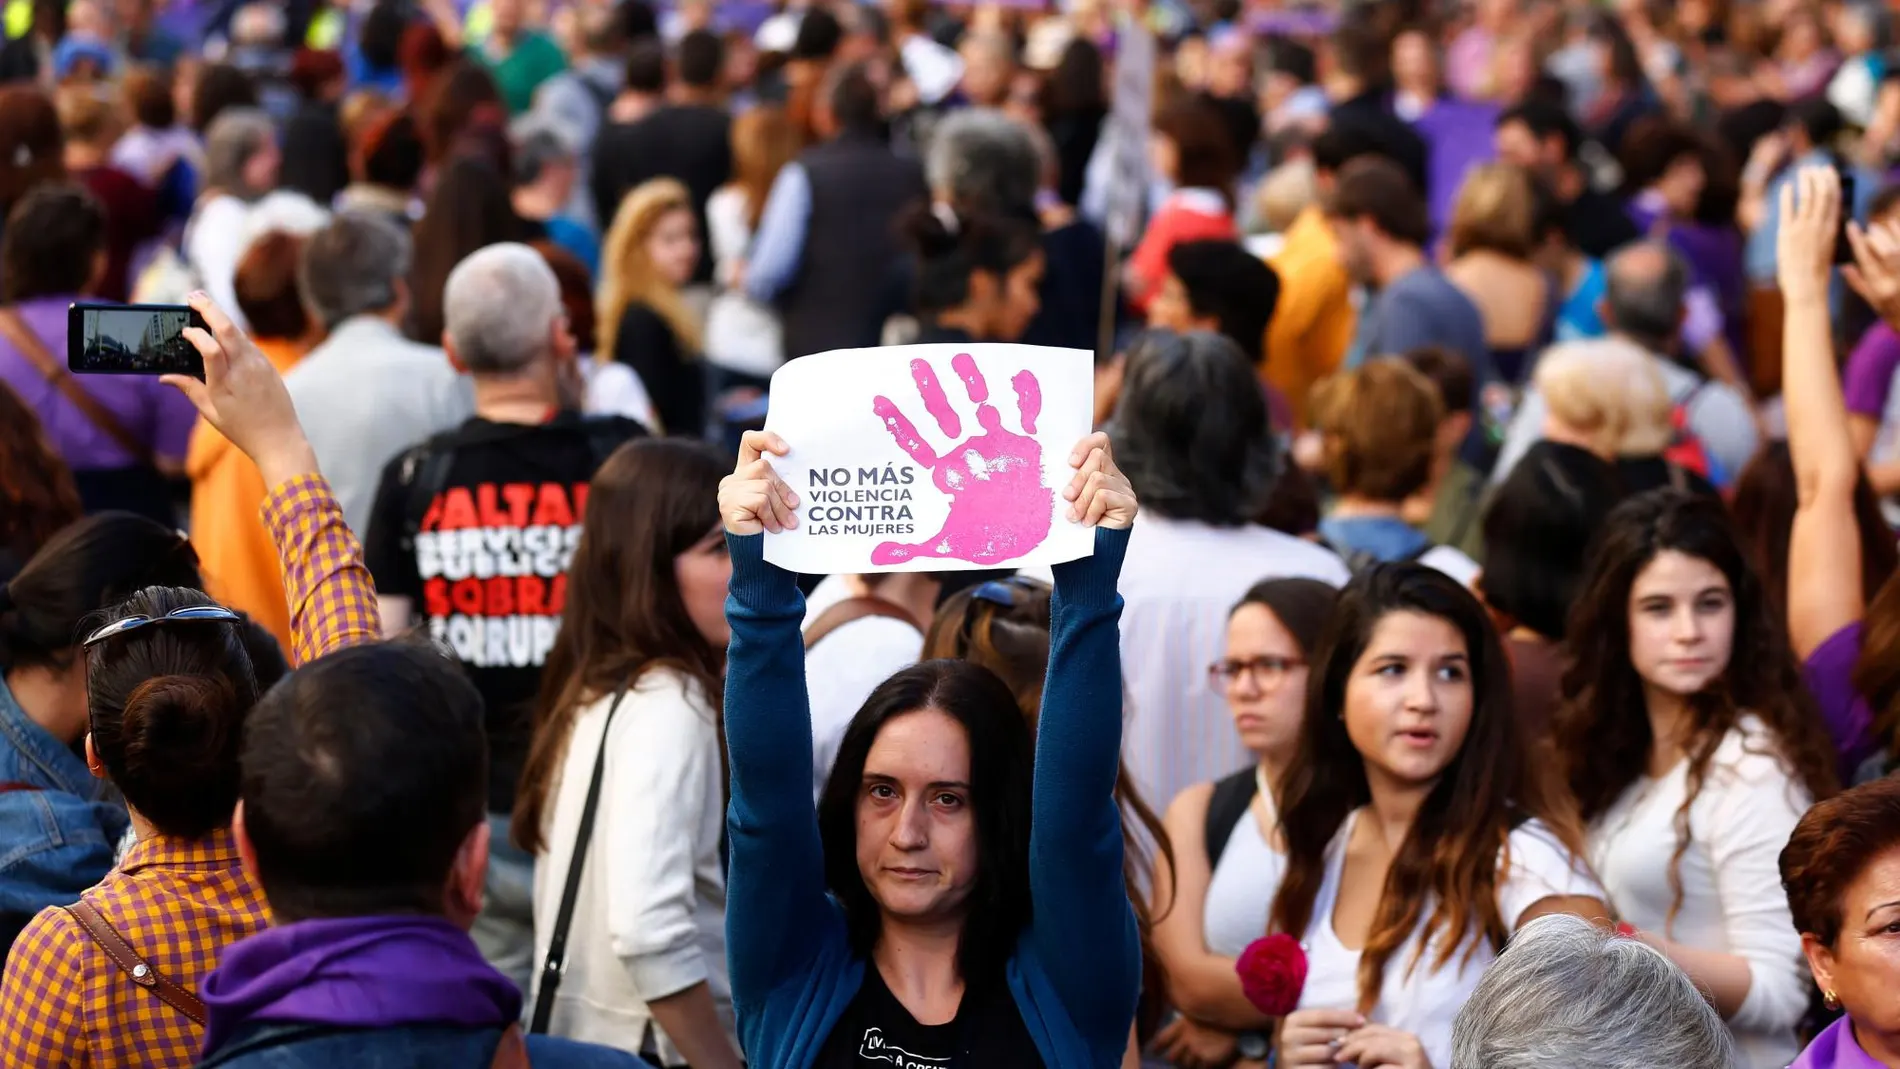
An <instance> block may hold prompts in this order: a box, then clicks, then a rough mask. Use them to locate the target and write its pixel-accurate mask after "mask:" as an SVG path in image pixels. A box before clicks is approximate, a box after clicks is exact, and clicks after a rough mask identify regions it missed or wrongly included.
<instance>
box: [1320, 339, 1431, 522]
mask: <svg viewBox="0 0 1900 1069" xmlns="http://www.w3.org/2000/svg"><path fill="white" fill-rule="evenodd" d="M1307 416H1308V418H1309V419H1311V420H1312V423H1313V427H1314V429H1315V430H1317V431H1319V433H1320V437H1321V439H1322V440H1323V441H1324V443H1325V457H1326V477H1327V479H1328V480H1329V481H1330V482H1331V483H1332V485H1333V489H1334V490H1335V491H1337V492H1339V493H1342V494H1358V495H1360V496H1362V497H1368V498H1371V499H1372V500H1374V501H1403V500H1405V499H1406V498H1408V497H1410V496H1412V495H1413V494H1415V493H1417V492H1418V491H1419V490H1420V489H1422V488H1423V487H1424V486H1425V484H1426V483H1428V482H1430V481H1431V477H1432V461H1433V459H1434V457H1435V454H1436V448H1435V447H1436V444H1437V441H1438V424H1439V423H1440V421H1442V420H1443V419H1444V418H1445V404H1444V401H1443V400H1441V399H1440V398H1439V396H1438V387H1437V386H1435V385H1433V383H1432V380H1430V379H1428V378H1426V377H1425V376H1424V374H1422V373H1421V372H1419V371H1418V369H1416V368H1414V367H1413V366H1412V365H1411V364H1409V363H1407V362H1406V361H1405V360H1404V359H1403V358H1398V357H1381V358H1379V359H1377V360H1371V361H1368V362H1366V363H1365V364H1364V365H1362V366H1360V367H1358V368H1355V369H1353V370H1350V371H1341V372H1339V373H1337V374H1335V375H1332V376H1331V377H1329V378H1327V379H1325V380H1324V381H1322V382H1320V383H1319V385H1317V386H1315V387H1314V388H1313V393H1312V395H1311V397H1310V399H1309V400H1308V403H1307Z"/></svg>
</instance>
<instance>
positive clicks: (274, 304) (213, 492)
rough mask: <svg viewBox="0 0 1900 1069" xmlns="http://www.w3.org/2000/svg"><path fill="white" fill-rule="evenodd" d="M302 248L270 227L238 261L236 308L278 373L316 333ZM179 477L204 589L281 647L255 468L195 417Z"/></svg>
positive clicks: (282, 628) (282, 607) (283, 618)
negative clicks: (303, 282) (303, 284)
mask: <svg viewBox="0 0 1900 1069" xmlns="http://www.w3.org/2000/svg"><path fill="white" fill-rule="evenodd" d="M303 247H304V239H303V238H300V237H297V236H295V235H292V234H288V233H285V232H284V231H281V230H273V231H270V232H268V233H266V234H264V235H263V236H261V237H259V238H258V239H257V240H256V241H254V242H252V243H251V247H250V250H249V251H247V252H246V253H245V254H244V257H243V259H240V260H239V261H238V267H237V280H236V286H235V288H236V290H237V299H238V307H239V308H240V309H241V310H242V311H243V312H244V316H245V318H246V319H247V320H248V321H249V322H250V324H251V331H252V340H253V341H254V342H255V343H256V345H257V348H258V351H259V352H262V353H263V354H264V358H265V359H267V360H269V361H270V364H271V367H273V368H275V369H276V370H277V373H278V374H280V375H281V374H284V373H285V372H288V371H289V370H290V369H291V368H293V367H296V366H297V363H298V362H299V361H301V360H302V359H303V356H304V354H305V353H306V352H308V351H309V349H310V345H311V343H312V341H313V340H314V338H315V335H316V329H315V324H314V323H313V322H312V320H311V318H310V315H309V313H308V312H307V311H306V310H305V308H304V302H303V294H302V291H301V289H300V288H299V287H298V285H297V265H298V261H299V259H300V258H301V257H302V255H303ZM185 475H186V476H187V477H188V478H190V479H191V539H192V543H193V544H194V545H195V546H197V547H198V557H199V559H200V560H202V561H203V562H204V571H205V576H206V579H207V581H208V583H209V589H210V591H211V592H212V593H213V594H215V595H216V596H217V598H218V600H219V601H220V602H221V603H222V604H225V605H228V606H230V607H231V608H234V609H237V610H240V611H242V612H244V613H246V614H248V615H249V616H250V617H251V619H253V620H255V621H256V622H257V623H258V624H259V625H261V626H262V627H263V628H264V629H265V630H267V631H269V632H270V633H271V634H272V635H275V636H276V638H277V641H278V642H279V643H281V644H282V645H284V646H285V647H288V646H289V645H290V641H291V636H290V606H289V605H288V604H286V603H285V601H284V577H283V573H282V571H281V570H280V568H279V565H278V563H277V546H276V545H275V544H274V543H273V542H272V541H271V536H270V530H269V528H267V527H266V526H265V524H264V521H263V520H262V519H261V518H260V517H261V513H262V510H263V506H264V501H265V499H266V498H267V497H268V496H269V494H270V487H268V486H266V485H264V477H263V476H262V475H260V474H259V473H258V470H257V465H256V464H254V463H252V462H251V458H249V457H247V456H245V455H244V452H243V451H242V450H240V449H239V448H238V447H237V445H236V444H235V443H233V442H232V441H231V440H230V439H229V438H226V437H225V436H224V435H222V434H219V433H218V429H217V428H216V427H213V426H212V425H211V424H210V422H209V421H207V420H203V419H200V420H199V421H198V426H197V427H196V429H194V430H193V431H192V435H191V451H190V452H188V453H186V454H185Z"/></svg>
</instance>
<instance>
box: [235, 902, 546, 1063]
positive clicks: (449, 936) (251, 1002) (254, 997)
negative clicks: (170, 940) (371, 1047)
mask: <svg viewBox="0 0 1900 1069" xmlns="http://www.w3.org/2000/svg"><path fill="white" fill-rule="evenodd" d="M198 993H199V995H200V997H202V998H203V999H204V1003H205V1008H206V1010H207V1011H208V1016H209V1017H210V1022H209V1024H208V1025H207V1027H206V1028H205V1045H204V1052H205V1055H206V1056H207V1057H209V1056H210V1055H211V1054H212V1053H214V1052H216V1051H217V1049H218V1048H219V1047H220V1046H222V1045H224V1044H225V1043H227V1042H229V1041H230V1040H231V1038H232V1037H233V1036H234V1035H235V1034H236V1033H237V1032H238V1031H239V1030H240V1029H242V1028H245V1027H247V1026H249V1025H254V1024H262V1023H267V1022H268V1023H272V1024H315V1025H330V1026H334V1027H339V1028H366V1029H367V1028H398V1027H404V1026H415V1025H436V1026H448V1027H451V1028H505V1027H507V1026H508V1025H509V1024H512V1023H514V1022H515V1021H516V1020H518V1019H519V1018H520V1016H521V991H520V990H519V989H518V988H516V987H515V985H514V983H513V981H511V980H509V979H508V978H507V977H505V976H503V975H502V974H501V973H498V972H496V971H495V970H494V969H493V968H492V967H490V966H489V964H488V963H487V962H485V961H483V960H482V956H481V953H480V951H478V950H476V949H475V941H474V940H472V939H470V938H469V937H468V933H467V932H465V931H463V930H462V929H460V928H458V927H456V926H455V925H453V924H450V923H449V922H448V921H447V920H445V919H443V918H441V917H406V916H395V917H350V918H343V919H337V920H312V921H299V922H297V923H295V924H287V925H284V926H283V927H281V928H270V929H267V930H265V931H263V932H260V933H258V934H257V935H254V936H252V937H251V938H249V939H246V940H243V941H242V942H239V943H236V944H233V945H232V946H231V947H230V948H229V949H227V950H226V951H225V952H224V958H223V960H222V961H221V962H219V964H218V967H217V969H215V970H213V971H212V973H211V975H209V976H207V977H205V979H204V982H203V983H202V984H201V985H199V992H198Z"/></svg>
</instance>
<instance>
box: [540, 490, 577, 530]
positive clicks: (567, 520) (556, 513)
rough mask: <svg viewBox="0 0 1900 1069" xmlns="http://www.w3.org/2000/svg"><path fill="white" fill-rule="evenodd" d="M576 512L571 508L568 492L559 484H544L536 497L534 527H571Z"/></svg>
mask: <svg viewBox="0 0 1900 1069" xmlns="http://www.w3.org/2000/svg"><path fill="white" fill-rule="evenodd" d="M573 524H574V510H573V509H572V508H571V507H569V505H568V501H567V491H566V490H565V489H563V488H562V487H561V485H560V484H559V483H542V484H541V489H540V490H539V491H538V493H537V494H536V496H535V501H534V519H533V520H532V521H531V526H534V527H571V526H573Z"/></svg>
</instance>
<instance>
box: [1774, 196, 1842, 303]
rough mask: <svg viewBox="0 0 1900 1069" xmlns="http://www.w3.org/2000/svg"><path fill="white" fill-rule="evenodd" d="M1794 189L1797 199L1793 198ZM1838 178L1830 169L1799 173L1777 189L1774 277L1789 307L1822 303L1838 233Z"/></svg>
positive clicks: (1839, 205) (1839, 197)
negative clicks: (1805, 302)
mask: <svg viewBox="0 0 1900 1069" xmlns="http://www.w3.org/2000/svg"><path fill="white" fill-rule="evenodd" d="M1797 187H1798V188H1799V195H1798V196H1797ZM1840 218H1841V178H1840V175H1838V174H1835V173H1834V168H1832V167H1803V168H1801V170H1800V171H1799V172H1797V173H1796V175H1795V178H1794V181H1792V182H1784V183H1782V186H1781V222H1780V225H1779V227H1778V228H1777V230H1776V234H1775V273H1776V277H1777V278H1778V280H1779V282H1780V284H1781V294H1782V296H1783V297H1784V298H1786V299H1787V300H1790V301H1800V300H1826V299H1827V281H1828V272H1829V271H1830V270H1832V268H1833V266H1834V241H1835V235H1837V234H1838V233H1839V232H1840Z"/></svg>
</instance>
